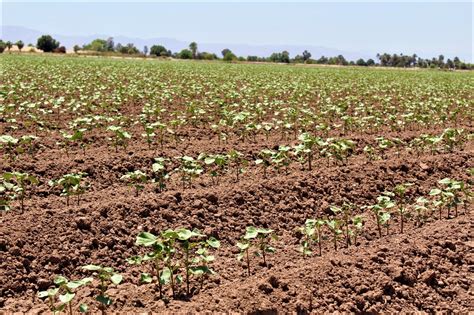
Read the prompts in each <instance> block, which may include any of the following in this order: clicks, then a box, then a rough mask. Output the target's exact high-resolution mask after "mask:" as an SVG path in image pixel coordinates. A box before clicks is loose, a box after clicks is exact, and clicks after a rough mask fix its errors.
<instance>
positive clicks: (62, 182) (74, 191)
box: [48, 172, 89, 206]
mask: <svg viewBox="0 0 474 315" xmlns="http://www.w3.org/2000/svg"><path fill="white" fill-rule="evenodd" d="M85 176H87V174H86V173H82V172H81V173H72V174H66V175H64V176H63V177H61V178H60V179H58V180H50V181H49V182H48V184H49V185H50V186H52V187H54V186H60V187H62V192H61V196H66V205H67V206H69V197H70V196H74V195H76V196H77V205H79V202H80V199H81V195H82V194H83V193H84V192H85V191H86V189H87V188H88V187H89V185H88V184H87V183H86V184H84V185H82V183H81V182H82V179H83V178H84V177H85Z"/></svg>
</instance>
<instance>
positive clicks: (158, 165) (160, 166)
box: [152, 157, 169, 192]
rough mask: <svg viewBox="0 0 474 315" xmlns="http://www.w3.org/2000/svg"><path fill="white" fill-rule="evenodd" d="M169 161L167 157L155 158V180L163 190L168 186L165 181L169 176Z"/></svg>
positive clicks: (153, 167)
mask: <svg viewBox="0 0 474 315" xmlns="http://www.w3.org/2000/svg"><path fill="white" fill-rule="evenodd" d="M168 161H169V159H167V158H162V157H159V158H155V162H154V163H153V165H152V170H153V175H154V176H153V182H154V183H158V189H159V190H160V192H161V191H163V190H164V189H165V188H166V184H165V181H166V180H167V179H168V178H169V174H168V171H167V169H166V163H167V162H168Z"/></svg>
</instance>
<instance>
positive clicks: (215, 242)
mask: <svg viewBox="0 0 474 315" xmlns="http://www.w3.org/2000/svg"><path fill="white" fill-rule="evenodd" d="M206 243H207V244H208V245H209V246H211V247H212V248H219V247H220V246H221V243H220V242H219V240H217V239H216V238H215V237H210V238H209V239H208V240H207V241H206Z"/></svg>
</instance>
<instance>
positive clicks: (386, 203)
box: [368, 195, 395, 237]
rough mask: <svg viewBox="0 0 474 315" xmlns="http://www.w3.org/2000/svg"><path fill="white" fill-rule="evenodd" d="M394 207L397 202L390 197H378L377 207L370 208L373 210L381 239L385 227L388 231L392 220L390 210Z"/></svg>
mask: <svg viewBox="0 0 474 315" xmlns="http://www.w3.org/2000/svg"><path fill="white" fill-rule="evenodd" d="M394 206H395V202H393V201H392V200H391V199H390V197H389V196H386V195H382V196H378V197H377V203H376V204H375V205H372V206H369V207H368V208H369V209H371V210H372V212H373V214H374V216H375V221H376V222H377V230H378V232H379V237H382V227H383V226H385V227H387V230H388V221H389V220H390V212H389V211H388V209H390V208H393V207H394Z"/></svg>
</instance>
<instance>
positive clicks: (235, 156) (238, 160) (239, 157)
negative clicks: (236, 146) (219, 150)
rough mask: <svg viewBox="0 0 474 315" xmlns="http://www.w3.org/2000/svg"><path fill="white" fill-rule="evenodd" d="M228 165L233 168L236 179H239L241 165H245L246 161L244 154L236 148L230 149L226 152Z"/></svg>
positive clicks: (242, 170) (241, 169) (241, 170)
mask: <svg viewBox="0 0 474 315" xmlns="http://www.w3.org/2000/svg"><path fill="white" fill-rule="evenodd" d="M227 157H228V161H229V165H232V166H233V167H234V169H235V175H236V181H237V182H238V181H239V175H240V174H241V173H243V172H244V169H243V166H245V165H247V163H248V161H247V160H246V159H245V158H244V155H243V154H242V153H240V152H239V151H236V150H231V151H230V152H229V153H228V154H227Z"/></svg>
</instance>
